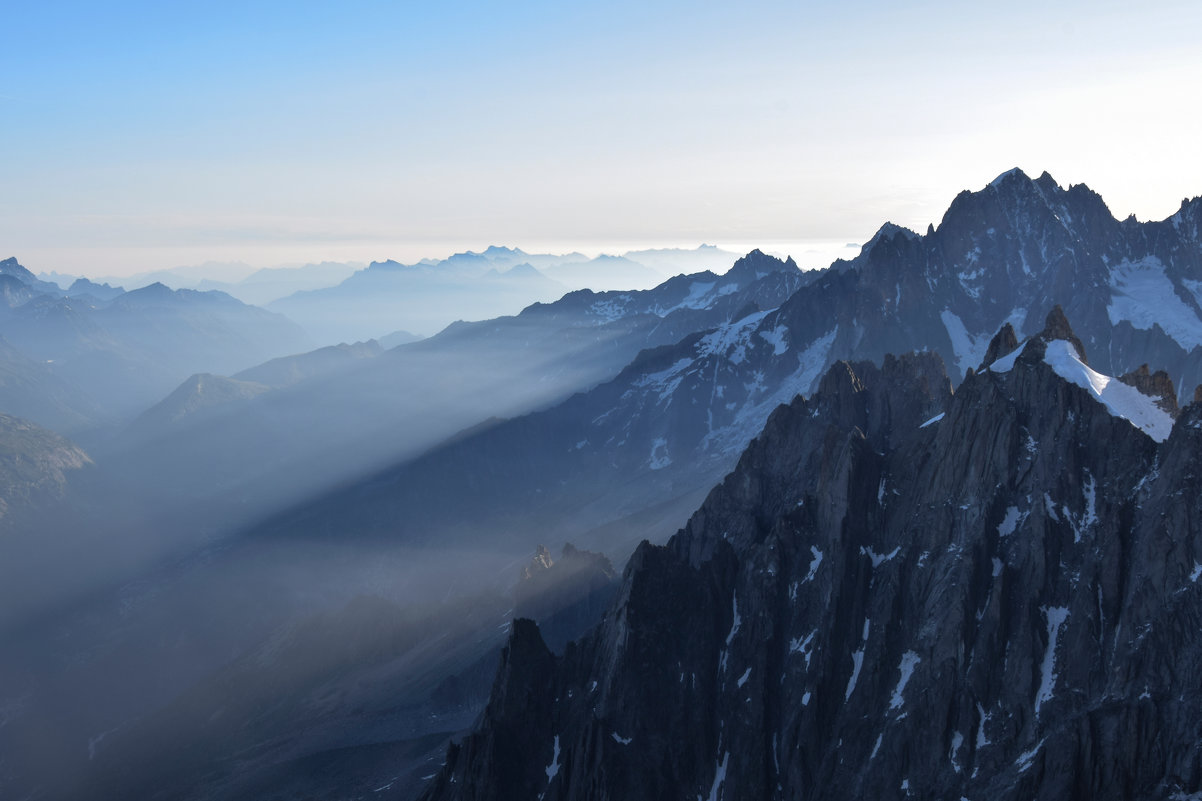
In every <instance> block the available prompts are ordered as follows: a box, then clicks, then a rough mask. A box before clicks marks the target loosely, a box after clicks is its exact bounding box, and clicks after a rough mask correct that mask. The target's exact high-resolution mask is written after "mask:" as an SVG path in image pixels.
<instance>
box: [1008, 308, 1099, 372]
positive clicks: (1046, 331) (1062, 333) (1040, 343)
mask: <svg viewBox="0 0 1202 801" xmlns="http://www.w3.org/2000/svg"><path fill="white" fill-rule="evenodd" d="M1056 340H1064V341H1066V342H1068V343H1070V344H1071V345H1072V346H1073V347H1074V348H1076V350H1077V357H1078V358H1079V359H1080V360H1081V362H1082V363H1083V364H1089V359H1088V357H1087V356H1086V353H1085V346H1084V345H1082V344H1081V340H1080V339H1079V338H1078V337H1077V335H1076V334H1075V333H1073V327H1072V326H1071V325H1070V324H1069V322H1068V317H1066V316H1065V314H1064V309H1062V308H1061V307H1060V304H1056V305H1055V306H1053V307H1052V310H1051V311H1050V312H1048V316H1047V319H1046V321H1045V322H1044V325H1043V330H1041V331H1040V332H1039V333H1038V334H1036V335H1035V336H1033V337H1031V339H1030V340H1029V341H1028V342H1027V345H1026V347H1025V348H1023V355H1022V358H1024V359H1036V360H1038V359H1042V358H1043V357H1044V351H1045V349H1046V346H1047V344H1048V343H1049V342H1054V341H1056ZM1028 352H1030V355H1028Z"/></svg>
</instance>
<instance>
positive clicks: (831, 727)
mask: <svg viewBox="0 0 1202 801" xmlns="http://www.w3.org/2000/svg"><path fill="white" fill-rule="evenodd" d="M1007 338H1009V339H1010V341H1011V344H1010V345H1009V347H1007V346H1006V344H1005V338H1003V336H1002V335H999V340H997V341H995V344H994V346H993V347H992V348H991V349H992V350H993V355H995V356H996V357H997V358H995V359H994V360H993V361H992V362H991V363H989V364H986V365H982V369H981V371H980V372H970V373H969V375H968V376H967V378H966V379H965V380H964V381H963V382H962V383H961V384H960V386H959V387H958V388H957V389H956V391H955V392H954V393H953V392H952V391H951V384H950V382H949V381H948V380H947V378H946V376H945V375H944V374H943V371H942V365H941V364H940V360H939V359H938V357H936V356H935V355H933V354H930V353H927V354H914V355H910V356H905V357H901V358H893V357H887V358H886V359H885V360H884V363H883V365H882V366H879V367H878V366H875V365H873V364H872V363H857V364H848V363H846V362H840V363H837V364H836V365H834V366H833V367H832V368H831V369H830V370H829V371H828V372H827V374H826V375H825V376H824V377H823V379H822V381H821V383H820V385H819V388H818V390H817V391H816V392H815V393H814V394H813V396H812V397H810V398H802V397H800V396H799V397H798V398H796V399H795V400H793V401H792V402H791V403H790V404H788V405H786V406H782V407H780V408H779V409H778V410H777V411H776V412H774V413H773V415H772V416H771V418H770V419H769V421H768V423H767V425H766V427H765V429H764V431H763V432H762V433H761V434H760V435H759V436H758V437H757V438H756V439H755V440H754V441H753V442H752V444H751V445H750V447H749V448H748V449H747V451H746V452H745V453H744V454H743V456H742V457H741V459H740V460H739V464H738V466H737V468H736V469H735V470H734V471H733V472H732V473H731V474H730V475H729V476H727V477H726V479H724V481H723V482H722V484H721V485H719V486H718V487H716V488H715V489H714V490H713V491H712V492H711V493H710V495H709V497H708V498H707V499H706V501H705V503H704V504H703V505H702V506H701V507H700V509H699V510H698V511H697V512H696V514H694V515H693V517H692V518H691V519H690V521H689V523H688V525H686V526H685V527H684V528H683V529H682V530H681V531H680V532H679V533H678V534H676V535H675V536H674V537H672V538H671V539H670V540H669V541H668V543H667V544H665V545H652V544H650V543H647V542H644V543H643V544H642V545H641V546H640V547H639V549H638V551H636V553H635V554H634V556H633V557H632V558H631V560H630V562H629V564H628V565H627V569H626V572H625V574H624V576H623V581H622V586H621V588H620V589H619V590H618V594H617V596H616V598H615V601H614V602H613V603H612V604H611V606H610V608H609V609H608V610H607V611H606V613H605V616H604V618H603V620H602V622H601V624H600V626H599V627H597V628H596V629H594V630H593V631H592V632H591V633H590V634H589V635H588V636H586V637H584V638H583V639H581V640H579V641H577V642H575V643H573V644H571V645H569V646H568V647H567V648H566V649H565V650H563V651H562V653H560V654H556V653H555V652H552V651H551V650H549V649H548V647H547V646H546V645H545V644H544V642H543V640H542V638H541V636H540V634H539V631H538V628H537V626H536V625H535V624H533V623H532V622H530V621H526V620H518V621H515V623H514V627H513V634H512V635H511V638H510V640H509V643H508V645H507V646H506V651H505V654H504V656H503V658H502V664H501V667H500V669H499V672H498V674H497V678H496V682H495V684H494V685H493V690H492V693H491V696H490V700H489V703H488V707H487V709H486V711H485V713H484V715H483V716H482V718H481V719H480V721H479V722H478V723H477V725H476V727H475V730H474V732H473V733H472V734H471V735H470V736H469V737H467V738H466V739H465V740H464V741H463V742H462V743H459V744H456V745H453V746H451V747H450V748H449V750H448V753H447V758H446V763H445V765H444V767H443V768H442V769H441V770H440V771H439V774H438V776H437V777H436V778H435V779H434V781H433V783H432V784H431V785H430V787H429V788H428V789H427V791H426V793H425V794H424V795H423V796H422V797H423V798H424V799H444V798H445V799H451V798H455V799H468V798H471V799H501V798H517V797H541V798H546V799H555V798H562V799H567V798H659V797H676V796H679V795H682V794H683V795H686V796H689V797H692V796H693V795H694V794H696V795H697V796H698V797H700V798H711V799H718V798H740V799H752V798H763V799H774V798H847V797H874V798H909V797H919V798H933V797H934V798H955V797H960V798H972V797H989V798H1016V799H1017V798H1023V799H1030V798H1049V799H1050V798H1067V797H1089V798H1170V797H1172V798H1186V797H1193V794H1195V793H1197V792H1198V791H1199V785H1200V784H1202V773H1200V770H1199V768H1200V761H1199V756H1198V750H1197V743H1198V741H1199V737H1198V735H1199V730H1198V719H1199V716H1198V707H1199V704H1200V703H1202V695H1200V689H1202V684H1200V683H1199V675H1198V664H1199V649H1200V648H1202V637H1200V636H1199V634H1198V627H1197V625H1196V621H1197V620H1198V618H1199V614H1200V613H1202V590H1200V588H1199V586H1198V583H1197V579H1198V577H1199V574H1200V573H1202V562H1200V558H1202V532H1200V531H1199V529H1198V527H1197V525H1196V524H1195V523H1194V522H1193V521H1194V518H1195V517H1196V514H1197V509H1195V507H1196V506H1197V504H1198V499H1199V497H1202V496H1200V495H1199V493H1198V487H1197V486H1196V485H1197V481H1198V476H1199V475H1200V474H1202V473H1200V472H1199V469H1198V468H1199V465H1198V459H1199V453H1202V451H1200V450H1199V447H1198V446H1199V443H1198V442H1197V439H1198V434H1197V432H1198V430H1200V429H1202V403H1191V404H1189V405H1187V406H1186V407H1185V408H1184V409H1183V410H1181V411H1180V413H1179V414H1178V415H1177V419H1176V421H1175V422H1174V420H1173V416H1172V415H1171V414H1170V412H1169V411H1166V410H1165V409H1164V408H1163V407H1164V405H1165V404H1164V403H1163V402H1160V403H1158V400H1159V401H1164V400H1166V399H1164V398H1160V399H1157V398H1153V397H1151V396H1149V395H1145V394H1142V393H1141V392H1140V391H1139V390H1138V389H1137V388H1136V387H1135V386H1131V384H1130V383H1128V382H1127V381H1120V380H1118V379H1113V378H1110V377H1106V376H1104V375H1102V374H1101V373H1098V372H1096V371H1095V370H1094V369H1092V367H1091V366H1090V365H1089V363H1088V362H1087V361H1086V354H1085V353H1084V352H1083V351H1082V350H1081V340H1080V339H1079V338H1077V337H1076V336H1075V335H1074V334H1073V333H1072V329H1071V328H1070V327H1069V326H1068V324H1067V321H1066V320H1065V318H1064V316H1063V313H1062V312H1061V310H1060V309H1059V307H1057V308H1056V309H1054V310H1053V312H1052V314H1051V315H1050V316H1049V319H1048V322H1047V325H1046V326H1045V327H1044V329H1043V330H1042V331H1040V332H1039V333H1038V334H1037V335H1035V336H1034V337H1032V338H1031V339H1030V340H1029V341H1027V342H1026V343H1025V344H1024V345H1023V346H1021V347H1018V346H1016V345H1015V344H1013V334H1012V332H1011V333H1010V334H1009V337H1007ZM1164 380H1167V377H1166V379H1162V386H1166V387H1167V386H1169V385H1168V384H1164V383H1163V381H1164ZM1128 381H1130V382H1131V383H1137V380H1136V379H1134V378H1132V379H1128ZM1167 400H1168V401H1170V404H1169V405H1170V408H1174V407H1172V404H1171V401H1172V400H1173V398H1172V397H1171V396H1170V397H1169V398H1168V399H1167ZM1174 410H1175V408H1174Z"/></svg>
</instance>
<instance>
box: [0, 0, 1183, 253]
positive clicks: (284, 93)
mask: <svg viewBox="0 0 1202 801" xmlns="http://www.w3.org/2000/svg"><path fill="white" fill-rule="evenodd" d="M8 6H9V7H8V8H6V9H5V10H4V12H3V16H4V20H3V25H2V26H0V28H2V29H3V33H0V36H3V41H4V45H3V48H0V153H3V155H2V156H0V188H3V190H4V191H3V192H0V251H3V253H2V254H0V255H2V256H7V255H9V254H11V255H16V256H17V257H18V258H19V259H21V260H22V261H23V262H24V263H27V264H29V266H31V267H32V268H33V269H35V270H53V269H58V270H61V271H75V272H83V273H88V272H91V273H105V272H107V273H121V272H132V271H134V270H136V269H150V268H153V267H169V266H172V265H175V264H183V263H197V262H202V261H206V260H208V259H218V260H244V261H249V262H251V263H256V264H272V263H278V262H286V261H291V262H295V261H306V260H319V259H360V260H365V259H376V258H379V259H382V258H388V257H393V258H400V259H410V258H417V257H420V256H425V255H431V256H438V255H445V254H446V253H449V252H450V251H452V250H458V249H463V248H480V247H484V246H486V245H488V244H490V243H497V244H508V245H516V246H522V247H525V248H527V249H532V248H553V249H570V248H582V249H586V250H589V249H592V250H597V249H611V250H615V249H623V248H625V247H636V246H645V245H695V244H699V243H701V242H717V243H722V244H729V245H731V246H733V247H751V246H755V245H758V244H765V245H774V246H788V245H789V243H805V242H810V241H814V240H825V241H831V242H844V241H862V240H863V239H865V238H867V237H868V236H869V235H871V233H872V232H873V230H875V229H876V227H878V226H879V224H880V223H881V222H883V221H884V220H886V219H890V220H893V221H895V222H898V223H900V224H904V225H909V226H911V227H916V228H925V226H926V224H927V223H928V222H936V223H937V222H938V219H939V217H940V216H941V215H942V213H943V210H944V209H945V208H946V206H947V204H948V202H949V201H950V200H951V198H952V197H953V196H954V195H955V194H956V192H958V191H959V190H960V189H965V188H979V187H980V186H983V185H984V184H985V183H987V182H988V181H989V180H990V179H992V178H993V177H994V176H995V175H996V174H998V173H1000V172H1002V171H1004V170H1005V169H1008V168H1009V167H1012V166H1015V165H1018V166H1021V167H1022V168H1023V169H1025V170H1027V171H1028V172H1030V173H1032V174H1038V173H1039V172H1041V171H1043V170H1045V169H1046V170H1048V171H1049V172H1051V173H1052V175H1053V176H1055V177H1056V178H1057V180H1059V181H1060V182H1061V183H1063V184H1067V183H1078V182H1085V183H1088V184H1089V185H1090V186H1092V187H1093V188H1095V189H1096V190H1098V191H1099V192H1101V193H1102V194H1103V196H1104V197H1105V198H1106V199H1107V201H1108V203H1109V204H1110V206H1111V209H1112V211H1114V212H1115V213H1116V214H1118V215H1120V216H1125V215H1126V214H1129V213H1135V214H1136V215H1137V216H1139V217H1141V218H1143V219H1147V218H1159V217H1164V216H1166V215H1168V214H1170V213H1172V211H1174V210H1175V209H1176V207H1177V206H1178V204H1179V203H1180V201H1181V199H1182V198H1183V197H1186V196H1193V195H1197V194H1202V155H1200V153H1199V148H1198V146H1197V137H1198V134H1199V131H1202V112H1200V111H1199V104H1198V103H1197V100H1196V98H1197V87H1198V86H1199V85H1202V56H1200V55H1199V48H1198V47H1197V44H1196V37H1197V32H1198V31H1199V30H1202V4H1198V3H1196V2H1195V3H1184V2H1182V3H1145V4H1132V3H1107V2H1098V3H1060V4H1057V5H1056V7H1055V8H1045V7H1044V6H1043V4H1036V3H1011V4H1006V5H1005V7H1004V8H1003V7H1002V4H997V6H996V7H992V8H977V7H974V5H973V4H963V3H955V4H953V3H908V4H898V3H879V2H848V3H842V4H838V6H836V5H835V4H829V3H822V4H816V3H802V2H794V3H756V2H751V3H745V4H742V5H739V6H736V5H735V4H731V3H721V4H718V3H626V2H611V3H606V4H588V3H580V4H563V3H554V4H552V3H511V4H500V3H459V4H450V5H436V4H413V3H340V4H307V3H287V4H285V3H256V4H253V6H252V7H249V8H248V7H245V6H244V5H243V4H228V3H221V2H206V3H203V4H201V3H170V4H158V3H156V4H140V3H111V4H108V5H107V6H106V7H101V4H64V3H53V2H45V3H36V4H35V3H21V4H18V3H10V4H8Z"/></svg>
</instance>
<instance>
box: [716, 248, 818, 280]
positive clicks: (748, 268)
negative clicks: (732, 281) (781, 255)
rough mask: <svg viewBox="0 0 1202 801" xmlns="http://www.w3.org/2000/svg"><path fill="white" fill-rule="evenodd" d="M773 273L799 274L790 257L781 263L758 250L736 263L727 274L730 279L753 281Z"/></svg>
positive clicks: (798, 269)
mask: <svg viewBox="0 0 1202 801" xmlns="http://www.w3.org/2000/svg"><path fill="white" fill-rule="evenodd" d="M775 272H800V268H799V267H798V266H797V263H796V262H794V261H793V259H792V257H790V258H789V259H787V260H785V261H782V260H780V259H778V258H777V257H775V256H770V255H768V254H767V253H764V252H763V251H761V250H760V249H759V248H756V249H755V250H753V251H751V252H750V253H748V254H747V255H746V256H743V257H741V258H740V259H739V260H738V261H736V262H735V263H734V264H733V265H732V266H731V268H730V270H729V271H728V272H727V275H729V276H731V277H744V276H746V277H750V278H751V279H755V278H757V277H761V276H764V275H767V274H768V273H775Z"/></svg>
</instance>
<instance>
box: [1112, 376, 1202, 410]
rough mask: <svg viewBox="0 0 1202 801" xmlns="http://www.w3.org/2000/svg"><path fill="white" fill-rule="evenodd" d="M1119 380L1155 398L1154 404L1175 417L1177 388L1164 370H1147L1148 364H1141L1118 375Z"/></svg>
mask: <svg viewBox="0 0 1202 801" xmlns="http://www.w3.org/2000/svg"><path fill="white" fill-rule="evenodd" d="M1119 381H1122V382H1123V383H1124V384H1127V385H1128V386H1132V387H1135V388H1136V389H1138V390H1139V391H1140V392H1142V393H1144V394H1145V395H1148V396H1150V397H1153V398H1156V405H1157V406H1159V407H1160V408H1161V409H1164V410H1165V411H1166V412H1168V413H1169V414H1170V415H1172V416H1173V417H1176V416H1177V414H1178V413H1179V412H1180V411H1181V408H1180V407H1179V406H1178V405H1177V390H1176V388H1175V387H1174V386H1173V379H1172V378H1170V377H1169V374H1168V373H1166V372H1165V371H1164V370H1157V371H1156V372H1154V373H1152V372H1149V371H1148V365H1146V364H1141V365H1140V366H1139V367H1137V368H1136V369H1135V370H1132V371H1131V372H1129V373H1127V374H1126V375H1121V376H1119ZM1194 394H1195V395H1197V388H1195V393H1194Z"/></svg>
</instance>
